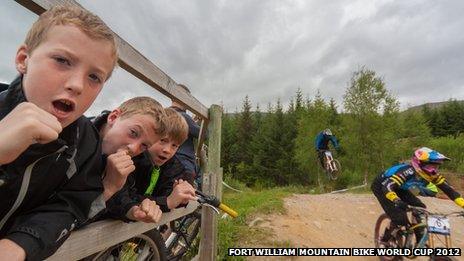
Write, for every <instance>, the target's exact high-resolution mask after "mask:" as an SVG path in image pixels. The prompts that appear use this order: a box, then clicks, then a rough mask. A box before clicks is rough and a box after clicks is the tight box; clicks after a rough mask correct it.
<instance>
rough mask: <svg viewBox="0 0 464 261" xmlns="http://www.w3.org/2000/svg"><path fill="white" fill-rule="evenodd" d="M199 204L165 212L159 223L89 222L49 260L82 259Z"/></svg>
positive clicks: (166, 221)
mask: <svg viewBox="0 0 464 261" xmlns="http://www.w3.org/2000/svg"><path fill="white" fill-rule="evenodd" d="M198 205H199V204H198V202H196V201H191V202H190V203H189V204H188V205H187V207H186V208H179V209H174V210H172V211H171V212H169V213H163V216H162V218H161V221H160V222H159V223H157V224H148V223H142V222H133V223H124V222H122V221H118V220H103V221H98V222H95V223H92V224H89V225H88V226H86V227H84V228H82V229H79V230H76V231H73V232H72V233H71V236H70V237H69V238H68V239H67V240H66V241H65V242H64V244H63V245H62V246H61V247H60V249H58V251H57V252H56V253H55V254H54V255H53V256H51V257H49V258H48V259H47V260H79V259H82V258H84V257H87V256H90V255H92V254H95V253H98V252H100V251H102V250H104V249H107V248H108V247H110V246H114V245H116V244H118V243H120V242H123V241H125V240H127V239H129V238H131V237H134V236H136V235H140V234H142V233H144V232H146V231H148V230H151V229H153V228H155V227H157V226H160V225H163V224H166V223H169V222H171V221H172V220H175V219H178V218H180V217H182V216H185V215H187V214H189V213H192V212H193V211H194V210H195V209H197V207H198Z"/></svg>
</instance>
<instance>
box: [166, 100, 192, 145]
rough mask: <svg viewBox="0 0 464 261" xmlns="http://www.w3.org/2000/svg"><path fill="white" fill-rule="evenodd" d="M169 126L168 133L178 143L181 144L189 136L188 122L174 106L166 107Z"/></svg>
mask: <svg viewBox="0 0 464 261" xmlns="http://www.w3.org/2000/svg"><path fill="white" fill-rule="evenodd" d="M164 110H165V111H166V116H167V118H168V128H167V132H166V135H167V136H168V138H169V139H170V140H172V141H174V142H176V143H177V144H179V145H181V144H182V143H184V141H185V140H186V139H187V137H188V124H187V121H185V119H184V117H183V116H182V115H181V114H180V113H178V112H177V111H176V110H174V109H173V108H166V109H164Z"/></svg>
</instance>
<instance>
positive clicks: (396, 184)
mask: <svg viewBox="0 0 464 261" xmlns="http://www.w3.org/2000/svg"><path fill="white" fill-rule="evenodd" d="M399 180H400V178H398V177H397V176H396V174H395V175H393V176H391V177H389V178H388V179H387V180H385V181H384V182H383V183H382V184H383V191H384V193H385V197H386V198H387V199H388V200H390V201H392V202H394V201H396V200H398V199H399V197H398V195H397V194H396V192H395V191H396V190H397V189H399V188H400V186H401V185H402V183H401V182H400V181H399Z"/></svg>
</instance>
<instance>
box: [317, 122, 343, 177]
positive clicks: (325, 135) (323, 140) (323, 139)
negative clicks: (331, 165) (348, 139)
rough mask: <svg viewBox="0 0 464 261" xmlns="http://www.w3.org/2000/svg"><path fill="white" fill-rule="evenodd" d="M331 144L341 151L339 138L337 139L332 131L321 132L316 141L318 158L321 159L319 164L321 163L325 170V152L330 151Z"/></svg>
mask: <svg viewBox="0 0 464 261" xmlns="http://www.w3.org/2000/svg"><path fill="white" fill-rule="evenodd" d="M329 142H331V143H332V146H334V148H335V149H336V150H339V149H340V146H339V144H338V141H337V138H336V137H335V135H333V134H332V131H331V130H330V129H325V130H323V131H321V132H319V134H317V136H316V141H315V145H316V151H317V156H318V158H319V162H320V163H321V166H322V168H324V169H325V166H324V156H325V152H326V151H328V150H329Z"/></svg>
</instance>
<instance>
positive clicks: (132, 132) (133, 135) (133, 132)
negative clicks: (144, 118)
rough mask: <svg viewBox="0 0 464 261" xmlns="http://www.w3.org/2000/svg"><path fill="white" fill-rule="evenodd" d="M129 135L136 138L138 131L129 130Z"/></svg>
mask: <svg viewBox="0 0 464 261" xmlns="http://www.w3.org/2000/svg"><path fill="white" fill-rule="evenodd" d="M130 136H131V137H132V138H138V137H139V133H138V132H137V131H135V130H130Z"/></svg>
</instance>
